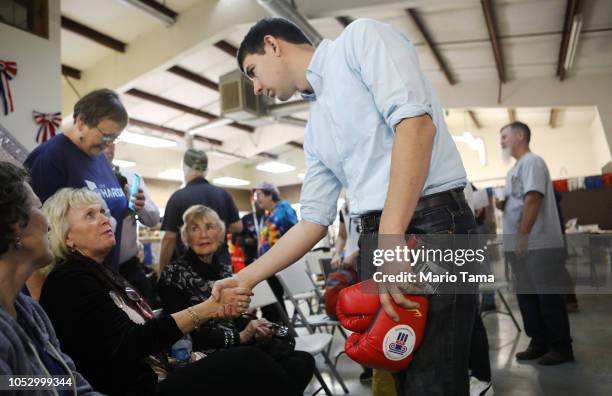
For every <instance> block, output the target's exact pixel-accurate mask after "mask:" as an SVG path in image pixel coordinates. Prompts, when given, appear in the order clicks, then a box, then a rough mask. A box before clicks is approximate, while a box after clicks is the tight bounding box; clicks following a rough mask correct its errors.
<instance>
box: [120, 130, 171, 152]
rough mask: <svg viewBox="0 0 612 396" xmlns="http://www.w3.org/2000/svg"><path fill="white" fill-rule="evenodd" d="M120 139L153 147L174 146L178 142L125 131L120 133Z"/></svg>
mask: <svg viewBox="0 0 612 396" xmlns="http://www.w3.org/2000/svg"><path fill="white" fill-rule="evenodd" d="M119 141H120V142H124V143H131V144H138V145H140V146H146V147H151V148H162V147H174V146H176V142H175V141H174V140H170V139H164V138H160V137H157V136H149V135H143V134H140V133H134V132H129V131H125V132H123V133H122V134H121V135H119Z"/></svg>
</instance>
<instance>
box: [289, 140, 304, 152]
mask: <svg viewBox="0 0 612 396" xmlns="http://www.w3.org/2000/svg"><path fill="white" fill-rule="evenodd" d="M287 144H288V145H289V146H291V147H295V148H299V149H301V150H304V145H303V144H302V143H300V142H296V141H290V142H287Z"/></svg>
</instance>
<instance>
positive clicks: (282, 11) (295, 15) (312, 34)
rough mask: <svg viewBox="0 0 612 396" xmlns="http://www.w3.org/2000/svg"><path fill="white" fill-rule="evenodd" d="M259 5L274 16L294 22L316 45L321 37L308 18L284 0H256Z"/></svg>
mask: <svg viewBox="0 0 612 396" xmlns="http://www.w3.org/2000/svg"><path fill="white" fill-rule="evenodd" d="M257 2H258V3H259V5H260V6H262V7H263V8H264V9H265V10H266V11H268V12H269V13H270V14H272V15H274V16H279V17H282V18H285V19H288V20H290V21H291V22H293V23H295V24H296V25H297V26H298V27H299V28H300V29H301V30H302V32H304V35H306V37H307V38H308V40H310V41H311V42H312V44H313V45H314V46H315V47H316V46H318V45H319V43H320V42H321V40H323V37H322V36H321V35H320V34H319V32H317V31H316V30H315V28H314V27H312V25H311V24H310V23H309V22H308V20H307V19H306V18H305V17H304V16H303V15H302V14H300V13H299V12H298V11H297V10H296V9H295V8H294V7H293V6H292V5H291V4H289V3H287V2H286V1H284V0H257Z"/></svg>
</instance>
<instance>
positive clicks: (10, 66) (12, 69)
mask: <svg viewBox="0 0 612 396" xmlns="http://www.w3.org/2000/svg"><path fill="white" fill-rule="evenodd" d="M16 75H17V62H14V61H3V60H0V98H1V99H2V107H3V109H4V115H8V113H9V112H13V111H15V109H14V107H13V95H12V94H11V85H10V82H11V80H12V79H13V77H15V76H16Z"/></svg>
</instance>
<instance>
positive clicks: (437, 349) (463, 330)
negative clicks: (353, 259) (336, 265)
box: [363, 199, 478, 396]
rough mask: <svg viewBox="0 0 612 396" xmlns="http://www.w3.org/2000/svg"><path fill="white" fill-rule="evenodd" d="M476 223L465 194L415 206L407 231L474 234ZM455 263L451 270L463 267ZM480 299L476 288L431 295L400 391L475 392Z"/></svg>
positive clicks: (400, 378)
mask: <svg viewBox="0 0 612 396" xmlns="http://www.w3.org/2000/svg"><path fill="white" fill-rule="evenodd" d="M475 229H476V222H475V221H474V216H473V214H472V211H471V210H470V208H469V206H468V205H467V203H466V202H465V199H460V200H457V201H456V202H454V203H451V204H448V205H444V206H438V207H435V208H428V209H423V210H421V211H419V212H415V214H414V216H413V219H412V221H411V222H410V225H409V226H408V230H406V232H407V233H408V234H446V233H448V234H472V233H474V232H475ZM364 232H367V231H364ZM363 253H364V254H368V253H367V252H363ZM369 254H371V252H370V253H369ZM370 262H371V261H370ZM451 267H452V268H451V269H450V270H451V271H453V270H454V271H459V269H458V268H457V267H456V266H454V265H453V266H451ZM477 302H478V298H477V294H476V293H474V294H452V293H445V294H433V295H430V296H429V314H428V318H427V326H426V328H425V335H424V338H423V343H422V344H421V347H420V348H419V349H418V350H417V351H416V352H415V354H414V359H413V360H412V362H411V363H410V365H409V366H408V368H407V369H406V370H405V371H402V372H399V373H397V374H395V375H394V377H395V386H396V390H397V393H398V395H400V396H401V395H407V396H413V395H432V396H433V395H440V396H442V395H444V396H449V395H462V396H463V395H469V378H468V369H469V357H470V340H471V338H472V326H473V323H474V318H475V317H476V312H477V310H476V307H477Z"/></svg>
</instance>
